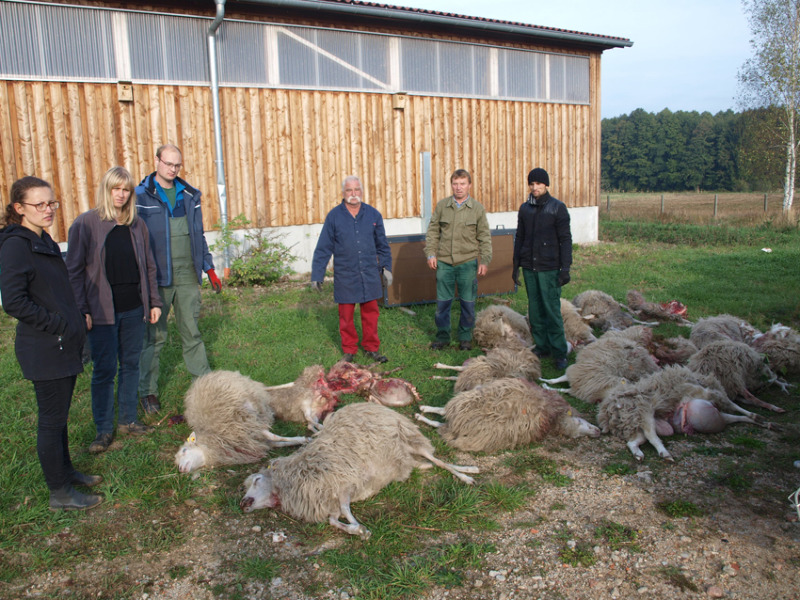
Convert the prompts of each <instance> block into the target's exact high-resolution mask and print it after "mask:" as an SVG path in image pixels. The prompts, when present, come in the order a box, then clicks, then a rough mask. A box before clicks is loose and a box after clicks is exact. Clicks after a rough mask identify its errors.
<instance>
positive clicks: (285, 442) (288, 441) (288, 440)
mask: <svg viewBox="0 0 800 600" xmlns="http://www.w3.org/2000/svg"><path fill="white" fill-rule="evenodd" d="M261 433H263V434H264V437H266V438H267V440H268V441H269V443H270V445H271V446H274V447H276V448H279V447H281V446H301V445H303V444H305V443H307V442H308V441H309V439H308V438H307V437H305V436H302V435H298V436H296V437H284V436H281V435H275V434H274V433H272V432H271V431H270V430H269V429H264V430H262V432H261Z"/></svg>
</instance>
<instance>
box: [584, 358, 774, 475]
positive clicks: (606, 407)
mask: <svg viewBox="0 0 800 600" xmlns="http://www.w3.org/2000/svg"><path fill="white" fill-rule="evenodd" d="M723 410H728V411H734V412H738V413H741V414H739V415H732V414H728V413H725V412H722V411H723ZM597 422H598V423H599V424H600V427H601V428H602V430H603V433H612V434H614V435H616V436H618V437H620V438H622V439H623V440H625V442H626V444H627V446H628V448H629V449H630V451H631V453H632V454H633V455H634V456H635V457H636V458H637V459H638V460H641V459H642V458H644V454H643V453H642V451H641V449H640V446H641V445H642V444H643V443H644V442H645V441H649V442H650V443H651V444H652V445H653V446H654V447H655V449H656V450H657V451H658V455H659V456H660V457H661V458H665V459H667V460H672V456H671V455H670V453H669V452H668V451H667V449H666V448H665V447H664V444H663V443H662V441H661V439H660V438H659V434H660V435H672V434H673V433H686V434H691V433H718V432H720V431H722V430H723V429H724V428H725V427H726V426H727V425H729V424H730V423H751V424H754V425H760V426H762V427H769V425H768V424H764V421H763V419H762V418H761V417H760V416H759V415H756V414H753V413H751V412H749V411H747V410H745V409H743V408H742V407H740V406H738V405H737V404H734V403H733V402H732V401H731V400H729V399H728V397H727V395H726V394H725V390H724V389H723V387H722V385H720V383H719V381H718V380H717V378H716V377H715V376H714V375H705V374H702V373H697V372H695V371H692V370H691V369H689V368H688V367H684V366H680V365H673V366H667V367H665V368H664V369H662V370H661V371H658V372H656V373H653V374H651V375H648V376H647V377H643V378H642V379H640V380H639V381H637V382H634V383H630V384H627V385H619V386H617V387H615V388H613V389H612V390H611V391H610V392H609V394H608V396H607V397H606V398H605V399H604V400H603V401H602V402H601V403H600V406H599V408H598V411H597Z"/></svg>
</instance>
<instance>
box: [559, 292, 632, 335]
mask: <svg viewBox="0 0 800 600" xmlns="http://www.w3.org/2000/svg"><path fill="white" fill-rule="evenodd" d="M572 303H573V304H574V305H575V306H576V308H577V309H578V311H579V312H580V313H581V314H582V315H584V316H585V317H587V318H589V316H590V315H591V319H590V321H589V324H590V325H591V326H592V327H599V328H600V329H602V330H603V331H608V330H609V329H625V328H626V327H630V326H631V325H633V317H631V316H630V315H629V314H627V313H625V312H623V311H622V307H621V306H620V304H619V302H617V301H616V300H614V298H612V297H611V296H610V295H609V294H606V293H605V292H601V291H600V290H586V291H585V292H581V293H580V294H578V295H577V296H575V298H573V299H572Z"/></svg>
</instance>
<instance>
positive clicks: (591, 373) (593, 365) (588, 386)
mask: <svg viewBox="0 0 800 600" xmlns="http://www.w3.org/2000/svg"><path fill="white" fill-rule="evenodd" d="M658 369H659V367H658V364H657V363H656V361H655V359H654V358H653V357H652V356H651V355H650V354H649V353H648V351H647V349H646V348H644V347H643V346H642V345H641V344H637V343H636V342H634V341H633V340H630V339H627V338H625V337H619V336H611V337H606V336H605V335H604V336H603V337H601V338H600V339H599V340H597V341H596V342H594V343H593V344H589V345H588V346H586V348H584V349H583V350H581V351H580V352H579V353H578V358H577V360H576V361H575V364H572V365H570V366H568V367H567V370H566V372H565V373H564V375H562V376H561V377H557V378H555V379H542V381H544V382H545V383H550V384H553V383H563V382H565V381H568V382H569V384H570V388H569V389H564V390H559V391H561V392H564V393H567V394H571V395H573V396H575V397H576V398H579V399H580V400H583V401H584V402H593V403H597V402H600V401H602V400H603V398H605V396H606V394H607V393H608V391H609V390H611V388H613V387H614V386H616V385H617V384H619V383H622V382H632V381H638V380H639V379H641V378H642V377H644V376H645V375H649V374H651V373H655V372H656V371H658Z"/></svg>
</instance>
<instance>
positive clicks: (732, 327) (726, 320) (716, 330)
mask: <svg viewBox="0 0 800 600" xmlns="http://www.w3.org/2000/svg"><path fill="white" fill-rule="evenodd" d="M759 333H760V332H759V331H758V329H756V328H755V327H753V326H752V325H750V323H748V322H747V321H745V320H744V319H740V318H739V317H734V316H733V315H727V314H724V315H716V316H714V317H705V318H703V319H700V320H698V321H697V323H695V324H694V325H693V326H692V332H691V333H690V334H689V339H690V340H691V341H692V343H693V344H694V345H695V346H697V349H698V350H702V349H703V348H704V347H705V346H707V345H708V344H710V343H711V342H718V341H720V340H732V341H734V342H743V343H745V344H748V345H749V344H750V343H751V342H752V341H753V339H754V338H755V336H756V335H758V334H759Z"/></svg>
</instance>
